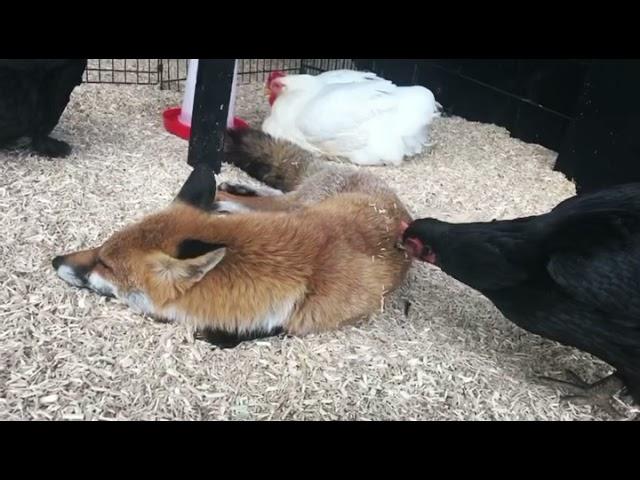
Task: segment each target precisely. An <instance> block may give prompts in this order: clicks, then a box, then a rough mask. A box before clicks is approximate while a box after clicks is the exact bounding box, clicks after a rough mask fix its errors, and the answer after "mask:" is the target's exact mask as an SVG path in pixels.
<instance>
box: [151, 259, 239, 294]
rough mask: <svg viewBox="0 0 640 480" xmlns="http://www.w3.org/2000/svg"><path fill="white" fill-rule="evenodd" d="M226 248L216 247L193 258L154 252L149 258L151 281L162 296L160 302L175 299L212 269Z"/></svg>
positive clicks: (219, 260)
mask: <svg viewBox="0 0 640 480" xmlns="http://www.w3.org/2000/svg"><path fill="white" fill-rule="evenodd" d="M226 253H227V249H226V248H224V247H221V248H217V249H215V250H213V251H210V252H207V253H204V254H202V255H200V256H197V257H193V258H185V259H180V258H175V257H172V256H171V255H167V254H166V253H164V252H156V253H154V254H152V256H151V258H150V259H149V262H150V266H151V275H152V282H153V283H154V287H155V290H156V291H157V292H159V294H160V296H162V297H164V298H163V300H162V303H164V302H166V301H170V300H175V299H176V298H177V297H179V296H180V295H182V294H184V293H185V292H186V291H188V290H189V289H190V288H191V287H193V286H194V285H195V284H196V283H198V282H199V281H200V280H202V279H203V278H204V277H205V275H206V274H207V273H209V272H210V271H211V270H213V269H214V268H215V267H216V266H217V265H218V264H219V263H220V262H221V261H222V259H223V258H224V257H225V255H226Z"/></svg>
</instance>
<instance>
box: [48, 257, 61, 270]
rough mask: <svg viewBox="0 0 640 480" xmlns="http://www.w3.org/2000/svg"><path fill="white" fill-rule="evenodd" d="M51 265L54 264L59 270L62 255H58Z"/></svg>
mask: <svg viewBox="0 0 640 480" xmlns="http://www.w3.org/2000/svg"><path fill="white" fill-rule="evenodd" d="M51 265H53V268H54V269H55V270H58V267H60V265H62V257H60V256H58V257H56V258H54V259H53V261H52V262H51Z"/></svg>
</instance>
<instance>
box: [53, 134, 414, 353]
mask: <svg viewBox="0 0 640 480" xmlns="http://www.w3.org/2000/svg"><path fill="white" fill-rule="evenodd" d="M231 140H232V142H231V146H230V148H229V149H228V151H227V158H228V159H229V160H230V161H231V162H232V163H234V164H236V165H238V166H239V167H240V168H243V169H244V170H245V171H247V172H248V173H249V174H251V175H254V176H255V177H257V178H258V179H259V180H262V181H265V182H266V183H268V184H270V185H271V186H273V187H277V188H280V189H284V190H291V191H290V192H287V193H285V194H283V195H271V196H246V195H234V194H232V193H228V192H223V191H218V192H217V194H216V184H215V178H214V176H213V174H212V173H211V172H210V171H209V170H207V169H206V168H204V167H196V169H194V172H193V173H192V174H191V176H190V177H189V179H188V180H187V182H186V183H185V185H184V187H183V188H182V190H181V192H180V194H179V195H178V197H177V199H176V200H175V201H174V202H173V204H171V205H170V206H169V207H168V208H166V209H165V210H163V211H160V212H158V213H156V214H153V215H150V216H147V217H146V218H144V219H142V220H141V221H139V222H138V223H135V224H133V225H131V226H129V227H127V228H125V229H123V230H121V231H119V232H117V233H116V234H114V235H113V236H112V237H111V238H109V239H108V240H107V241H106V242H105V243H104V244H103V245H102V246H100V247H97V248H94V249H91V250H85V251H81V252H76V253H71V254H68V255H65V256H62V257H57V258H56V259H54V267H55V268H56V270H57V272H58V275H59V276H60V277H61V278H63V279H64V280H65V281H67V282H69V283H71V284H72V285H74V286H79V287H88V288H91V289H93V290H94V291H96V292H98V293H101V294H103V295H111V296H115V297H118V298H119V299H121V300H122V301H124V302H125V303H127V304H129V305H130V306H132V307H133V308H135V309H137V310H139V311H142V312H143V313H146V314H149V315H151V316H154V317H157V318H159V319H168V320H186V321H189V322H192V323H193V324H194V325H195V326H196V328H198V329H200V330H203V331H215V332H218V333H221V334H222V335H223V336H225V338H226V339H227V340H225V341H228V338H229V337H231V338H235V339H236V340H237V341H241V340H242V339H248V338H256V337H259V336H267V335H270V334H275V333H280V332H285V333H289V334H294V335H304V334H306V333H310V332H321V331H325V330H329V329H333V328H337V327H340V326H341V325H344V324H347V323H350V322H354V321H356V320H358V319H361V318H364V317H367V316H368V315H369V314H371V313H372V312H374V311H376V310H377V309H379V308H380V305H381V301H382V298H383V297H384V296H385V295H387V294H388V293H390V292H392V291H393V290H394V289H395V288H397V287H398V286H399V285H400V283H401V282H402V281H403V279H404V277H405V275H406V272H407V269H408V267H409V263H410V260H409V259H408V258H407V256H406V255H405V253H404V252H403V251H401V250H399V249H397V248H396V246H395V243H396V240H397V238H398V236H399V234H400V230H401V225H402V224H403V223H408V222H410V221H411V217H410V215H409V214H408V213H407V211H406V210H405V208H404V207H403V205H402V203H401V202H400V200H399V199H398V198H397V197H396V195H395V194H394V193H393V191H391V190H390V189H389V188H387V187H386V185H384V183H383V182H382V181H381V180H380V179H378V178H377V177H375V176H373V175H371V174H368V173H365V172H362V171H358V170H354V169H352V168H350V167H346V166H331V165H329V164H327V163H324V162H322V161H317V160H314V159H312V158H311V157H310V156H309V155H308V154H307V153H306V152H304V151H303V150H301V149H298V148H297V147H295V146H293V145H291V144H289V143H287V142H284V141H276V140H274V139H272V138H270V137H268V136H266V135H265V134H262V133H261V132H257V131H249V132H245V133H242V134H238V133H233V132H232V136H231ZM214 196H215V201H214ZM225 212H230V213H225ZM225 341H222V340H221V341H220V343H224V342H225ZM232 343H234V344H235V343H237V342H232Z"/></svg>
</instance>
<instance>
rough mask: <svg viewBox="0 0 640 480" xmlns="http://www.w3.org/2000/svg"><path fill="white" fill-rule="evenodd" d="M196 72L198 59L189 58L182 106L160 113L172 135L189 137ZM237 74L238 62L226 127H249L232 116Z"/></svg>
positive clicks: (234, 74)
mask: <svg viewBox="0 0 640 480" xmlns="http://www.w3.org/2000/svg"><path fill="white" fill-rule="evenodd" d="M197 73H198V60H189V71H188V73H187V85H186V89H185V94H184V99H183V100H182V107H173V108H169V109H167V110H165V111H164V113H163V114H162V117H163V120H164V128H165V129H166V130H167V131H168V132H169V133H173V134H174V135H176V136H178V137H180V138H184V139H185V140H189V138H190V137H191V112H192V111H193V97H194V94H195V89H196V75H197ZM237 75H238V64H237V62H236V68H235V71H234V73H233V86H232V87H231V99H230V102H229V118H228V120H227V128H234V129H237V130H240V129H243V128H249V124H248V123H247V122H245V121H244V120H242V119H241V118H238V117H234V116H233V110H234V104H235V96H236V77H237Z"/></svg>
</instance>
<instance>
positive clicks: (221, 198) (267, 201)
mask: <svg viewBox="0 0 640 480" xmlns="http://www.w3.org/2000/svg"><path fill="white" fill-rule="evenodd" d="M233 191H235V192H237V191H239V192H240V193H231V192H229V191H225V190H218V191H217V192H216V210H217V211H226V212H229V213H239V212H248V211H255V210H262V211H271V212H274V211H288V210H292V209H294V208H296V207H297V206H301V205H302V204H301V202H299V201H298V198H297V197H298V196H297V195H296V194H295V193H287V194H283V195H278V194H275V195H263V196H261V195H258V193H257V192H255V191H254V190H252V189H250V188H249V187H244V186H241V187H237V186H234V187H233ZM254 193H255V194H254Z"/></svg>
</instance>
